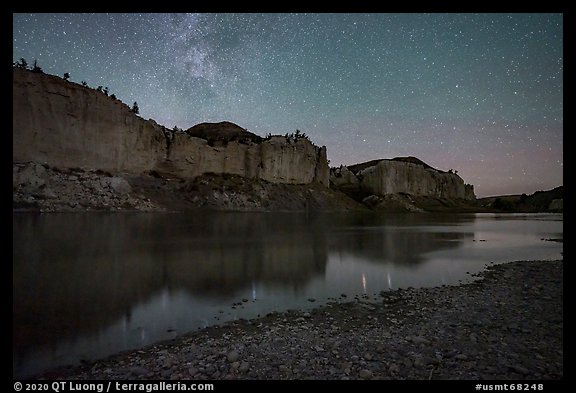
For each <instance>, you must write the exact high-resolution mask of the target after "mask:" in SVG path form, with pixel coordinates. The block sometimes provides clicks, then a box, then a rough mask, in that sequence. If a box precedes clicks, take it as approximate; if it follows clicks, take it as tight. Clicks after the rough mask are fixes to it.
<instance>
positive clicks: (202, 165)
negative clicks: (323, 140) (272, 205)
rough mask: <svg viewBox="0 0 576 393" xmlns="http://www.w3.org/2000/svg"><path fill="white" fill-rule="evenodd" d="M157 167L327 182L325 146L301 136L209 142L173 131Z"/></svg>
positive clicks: (193, 173)
mask: <svg viewBox="0 0 576 393" xmlns="http://www.w3.org/2000/svg"><path fill="white" fill-rule="evenodd" d="M158 169H159V170H162V171H166V172H168V173H174V174H177V175H178V176H180V177H184V178H194V177H197V176H200V175H202V174H204V173H229V174H234V175H240V176H243V177H248V178H251V179H263V180H267V181H270V182H273V183H285V184H308V183H312V182H318V183H321V184H324V185H325V186H328V182H329V168H328V160H327V158H326V148H325V147H321V148H319V147H316V146H314V145H313V144H312V143H310V142H309V141H307V140H305V139H298V140H294V139H288V140H287V139H286V138H285V137H283V136H277V137H272V138H270V139H269V140H266V141H264V142H262V143H251V142H247V143H239V142H236V141H233V142H228V143H226V144H217V145H215V146H210V145H209V144H208V142H207V141H206V140H204V139H200V138H195V137H191V136H189V135H187V134H185V133H176V134H174V138H173V140H172V142H171V144H170V151H169V155H168V159H167V161H166V162H162V163H160V165H159V166H158Z"/></svg>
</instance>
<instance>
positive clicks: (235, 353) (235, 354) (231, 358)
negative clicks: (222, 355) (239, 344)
mask: <svg viewBox="0 0 576 393" xmlns="http://www.w3.org/2000/svg"><path fill="white" fill-rule="evenodd" d="M239 358H240V354H239V353H238V351H230V352H228V355H226V359H228V361H229V362H230V363H233V362H235V361H237V360H238V359H239Z"/></svg>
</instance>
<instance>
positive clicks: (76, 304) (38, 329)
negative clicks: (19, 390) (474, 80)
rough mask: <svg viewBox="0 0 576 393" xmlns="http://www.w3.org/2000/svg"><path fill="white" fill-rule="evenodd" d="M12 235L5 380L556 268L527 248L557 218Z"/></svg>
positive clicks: (273, 217)
mask: <svg viewBox="0 0 576 393" xmlns="http://www.w3.org/2000/svg"><path fill="white" fill-rule="evenodd" d="M13 234H14V235H13V249H14V251H13V295H14V300H13V315H14V318H13V327H14V329H13V331H14V333H13V358H14V359H13V360H14V362H13V364H14V368H13V373H14V376H15V377H16V376H25V375H30V374H31V373H37V372H40V371H42V370H46V369H49V368H52V367H55V366H57V365H62V364H70V363H76V362H78V361H79V360H80V359H94V358H99V357H104V356H107V355H109V354H112V353H116V352H119V351H122V350H126V349H131V348H137V347H141V346H145V345H149V344H151V343H153V342H155V341H158V340H163V339H168V338H173V337H176V336H177V335H178V334H182V333H185V332H187V331H190V330H194V329H197V328H202V327H206V326H209V325H213V324H215V323H221V322H223V321H226V320H231V319H238V318H253V317H256V316H258V315H264V314H266V313H268V312H270V311H282V310H286V309H294V308H301V309H307V308H311V307H313V306H317V305H318V304H322V303H323V302H326V301H327V299H328V298H329V297H332V298H337V297H339V296H340V295H341V294H343V293H344V294H346V295H347V296H348V297H347V299H348V300H350V299H351V298H353V296H354V295H362V294H368V295H374V294H377V293H378V292H380V291H382V290H390V289H397V288H406V287H409V286H411V287H421V286H437V285H443V284H453V283H458V282H459V281H460V280H462V281H466V280H468V279H469V278H470V276H469V275H467V274H466V273H467V272H470V273H474V272H477V271H479V270H481V269H482V268H483V266H484V265H485V264H486V263H489V262H496V263H499V262H505V261H510V260H527V259H559V258H561V252H562V250H563V246H562V243H557V242H548V241H543V240H541V239H543V238H562V237H563V216H562V215H551V214H530V215H526V214H521V215H518V214H501V215H495V214H466V215H433V214H422V215H418V214H416V215H387V216H375V215H368V214H316V215H306V214H294V213H201V214H198V213H196V214H96V213H91V214H51V215H20V214H16V215H14V216H13ZM310 298H314V299H316V300H317V301H316V302H314V303H311V302H309V301H308V299H310ZM233 304H236V306H233Z"/></svg>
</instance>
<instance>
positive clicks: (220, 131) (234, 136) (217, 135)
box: [186, 121, 264, 144]
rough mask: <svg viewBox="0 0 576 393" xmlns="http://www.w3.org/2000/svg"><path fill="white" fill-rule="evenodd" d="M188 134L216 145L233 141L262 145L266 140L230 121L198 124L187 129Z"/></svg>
mask: <svg viewBox="0 0 576 393" xmlns="http://www.w3.org/2000/svg"><path fill="white" fill-rule="evenodd" d="M186 133H187V134H188V135H190V136H193V137H196V138H202V139H205V140H207V141H208V143H209V144H214V143H215V142H217V141H218V142H223V143H228V142H231V141H237V142H240V143H247V142H253V143H260V142H262V141H263V140H264V138H262V137H260V136H258V135H256V134H254V133H252V132H250V131H248V130H246V129H245V128H242V127H240V126H239V125H237V124H234V123H232V122H229V121H222V122H219V123H200V124H196V125H195V126H192V127H190V128H189V129H187V130H186Z"/></svg>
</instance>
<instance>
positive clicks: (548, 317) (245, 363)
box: [38, 261, 563, 380]
mask: <svg viewBox="0 0 576 393" xmlns="http://www.w3.org/2000/svg"><path fill="white" fill-rule="evenodd" d="M480 276H481V279H480V280H477V281H474V282H472V283H469V284H465V285H460V286H443V287H437V288H426V289H408V290H401V291H394V292H383V293H381V294H380V295H379V296H378V297H377V298H373V299H370V309H368V308H366V307H364V306H365V304H363V303H361V302H359V301H352V302H346V303H338V302H334V303H329V304H327V305H325V306H322V307H319V308H317V309H315V310H313V311H307V312H301V311H288V312H285V313H272V314H269V315H268V316H266V317H263V318H260V319H258V320H252V321H245V320H240V321H235V322H230V323H226V324H224V325H221V326H212V327H208V328H205V329H203V330H201V331H197V332H194V333H189V334H186V335H183V336H181V337H179V338H176V339H174V340H171V341H166V342H162V343H158V344H155V345H152V346H150V347H147V348H143V349H139V350H135V351H129V352H124V353H120V354H117V355H114V356H111V357H109V358H106V359H102V360H98V361H95V362H92V363H85V364H83V365H81V366H76V367H67V368H60V369H56V370H52V371H50V372H47V373H45V374H43V375H41V376H39V377H38V378H40V379H42V378H49V379H159V378H162V379H194V380H200V379H475V380H482V379H490V380H492V379H496V380H506V379H511V380H524V379H533V380H548V379H561V378H562V377H563V339H562V337H563V308H562V304H563V281H562V276H563V261H530V262H527V261H518V262H510V263H506V264H501V265H492V266H490V267H488V268H487V270H486V271H485V272H484V273H481V274H480Z"/></svg>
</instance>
